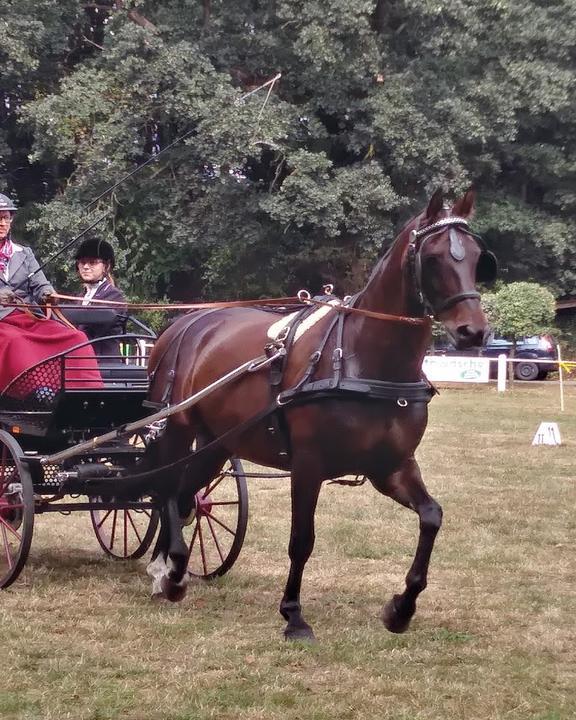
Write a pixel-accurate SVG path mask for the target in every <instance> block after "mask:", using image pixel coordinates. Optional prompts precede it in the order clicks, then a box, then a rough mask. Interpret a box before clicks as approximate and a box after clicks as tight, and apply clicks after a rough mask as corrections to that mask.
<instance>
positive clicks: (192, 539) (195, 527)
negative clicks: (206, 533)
mask: <svg viewBox="0 0 576 720" xmlns="http://www.w3.org/2000/svg"><path fill="white" fill-rule="evenodd" d="M197 537H198V520H196V525H195V526H194V532H193V533H192V538H191V540H190V544H189V545H188V561H190V558H191V556H192V549H193V547H194V543H195V542H196V538H197Z"/></svg>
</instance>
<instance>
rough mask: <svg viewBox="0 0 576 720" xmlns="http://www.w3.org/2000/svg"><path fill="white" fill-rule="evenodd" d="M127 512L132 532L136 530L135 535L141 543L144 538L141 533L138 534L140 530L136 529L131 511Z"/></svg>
mask: <svg viewBox="0 0 576 720" xmlns="http://www.w3.org/2000/svg"><path fill="white" fill-rule="evenodd" d="M125 512H126V515H127V516H128V520H130V525H132V530H134V534H135V535H136V537H137V538H138V542H139V543H141V542H142V538H141V537H140V533H139V532H138V528H137V527H136V525H135V523H134V520H132V513H131V512H130V510H126V511H125Z"/></svg>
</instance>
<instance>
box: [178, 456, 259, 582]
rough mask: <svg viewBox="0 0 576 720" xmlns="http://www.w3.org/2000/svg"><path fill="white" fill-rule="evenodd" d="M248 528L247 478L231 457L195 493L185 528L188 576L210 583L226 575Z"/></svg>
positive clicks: (236, 461) (239, 463) (238, 551)
mask: <svg viewBox="0 0 576 720" xmlns="http://www.w3.org/2000/svg"><path fill="white" fill-rule="evenodd" d="M247 525H248V488H247V486H246V476H245V475H244V468H243V467H242V463H241V462H240V461H239V460H236V459H235V458H234V459H232V460H230V462H229V463H227V465H226V466H225V467H224V469H223V470H222V472H221V473H220V474H219V475H217V476H216V477H215V478H214V480H212V482H211V483H210V484H209V485H208V486H207V487H205V488H203V489H202V490H200V491H199V492H198V493H196V505H195V509H194V511H193V512H192V514H191V515H190V517H189V518H188V519H187V521H186V523H185V525H184V536H185V540H186V542H187V544H188V548H189V559H188V572H189V573H190V575H193V576H194V577H200V578H204V579H205V580H210V579H212V578H215V577H219V576H220V575H224V573H226V572H228V570H230V568H231V567H232V565H234V563H235V562H236V559H237V558H238V555H239V554H240V550H241V549H242V545H243V543H244V537H245V535H246V527H247Z"/></svg>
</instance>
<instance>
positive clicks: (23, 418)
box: [0, 308, 248, 588]
mask: <svg viewBox="0 0 576 720" xmlns="http://www.w3.org/2000/svg"><path fill="white" fill-rule="evenodd" d="M113 312H114V311H112V310H108V309H105V308H82V309H80V308H74V309H73V308H69V309H67V310H65V311H64V314H65V315H66V317H67V318H68V319H69V320H72V321H73V322H74V323H75V324H81V323H90V324H92V325H95V324H96V325H97V324H98V323H102V324H103V325H106V324H110V320H111V318H110V317H108V316H109V315H110V314H111V313H113ZM104 339H105V340H109V339H115V340H117V341H118V343H120V347H121V351H122V355H121V358H117V357H114V358H113V357H102V356H101V357H100V359H99V369H100V375H101V378H102V382H98V383H97V386H93V387H91V386H90V382H89V381H84V382H83V383H78V382H77V381H75V372H76V371H77V369H78V362H79V361H80V362H81V361H82V359H83V358H82V352H83V349H84V350H85V348H86V347H88V346H89V345H91V344H93V343H94V342H99V341H101V340H102V338H99V340H96V341H91V342H90V341H89V342H86V343H84V344H82V345H77V346H75V347H74V348H70V349H69V350H68V351H66V352H64V353H60V354H58V355H54V356H52V357H49V358H47V359H45V360H43V361H42V362H40V363H37V364H36V365H34V366H32V367H30V368H28V369H27V370H26V371H25V372H23V373H22V374H21V375H19V376H18V377H16V378H15V379H14V380H13V381H12V382H11V383H10V384H9V385H8V386H7V387H6V388H5V389H4V391H3V392H2V393H1V394H0V588H6V587H8V586H9V585H11V584H12V583H13V582H14V581H15V580H16V579H17V578H18V576H19V574H20V573H21V571H22V569H23V567H24V565H25V563H26V560H27V558H28V555H29V551H30V547H31V542H32V536H33V532H34V522H35V517H36V516H38V515H43V514H46V513H61V514H63V515H68V514H70V513H76V512H89V513H90V518H91V524H92V528H93V531H94V534H95V537H96V540H97V542H98V544H99V545H100V547H101V549H102V550H103V551H104V553H105V554H106V555H108V556H110V557H111V558H115V559H119V560H126V559H129V558H140V557H142V556H143V555H144V554H145V553H146V552H147V550H148V549H149V547H150V545H151V543H152V541H153V539H154V536H155V534H156V531H157V527H158V522H159V510H160V508H159V500H158V498H156V497H153V496H143V497H140V498H136V499H132V498H131V499H123V498H118V497H115V496H114V494H108V495H107V496H102V494H95V493H94V491H93V489H91V483H90V480H87V479H83V478H82V477H78V472H77V470H78V467H80V469H82V468H83V467H85V468H86V469H87V470H88V469H91V468H95V467H96V466H102V467H105V468H110V467H115V468H117V467H123V468H125V467H137V465H138V462H139V459H140V457H141V456H142V454H143V453H144V451H145V448H146V445H147V444H148V443H149V442H150V440H151V439H152V438H153V437H154V436H155V435H156V434H157V433H158V432H159V431H160V430H161V427H162V421H159V422H156V423H154V422H152V423H148V422H147V420H146V418H147V416H148V415H150V414H151V413H150V410H149V409H148V408H146V406H145V404H144V403H145V399H146V394H147V389H148V378H147V367H146V365H147V359H148V354H149V349H150V347H151V346H152V345H153V342H154V340H155V334H154V332H153V331H152V330H151V329H150V328H148V327H147V326H145V325H144V324H143V323H141V322H139V321H138V320H137V319H136V318H135V317H133V316H129V317H128V318H127V323H126V324H125V330H124V333H123V334H122V335H119V336H107V337H105V338H104ZM71 351H76V352H75V353H74V354H73V356H72V355H71V354H70V353H71ZM127 423H135V424H136V425H138V426H139V427H137V428H136V429H135V430H134V431H133V432H131V433H130V434H129V435H127V436H126V435H122V436H119V437H117V438H113V439H110V440H109V441H107V442H105V443H104V444H100V445H98V446H95V447H92V448H90V447H86V444H87V443H89V442H90V441H91V440H92V439H93V438H95V437H98V436H101V435H103V434H105V433H108V432H109V431H111V430H112V429H114V428H117V427H123V426H125V425H126V424H127ZM79 446H83V447H84V449H83V450H81V451H80V452H78V451H77V448H78V447H79ZM73 467H74V468H76V470H75V471H73V470H72V468H73ZM119 482H120V481H119ZM247 520H248V495H247V487H246V478H245V476H244V472H243V469H242V465H241V463H240V461H239V460H236V459H234V458H232V459H231V460H230V461H229V462H228V463H227V464H226V466H225V467H224V468H223V469H222V471H221V473H219V475H218V477H217V478H216V479H215V480H214V481H213V482H212V483H211V484H210V486H209V487H207V488H204V489H203V490H202V491H201V492H199V493H198V494H197V498H196V504H195V508H194V512H193V513H192V514H191V516H190V517H189V518H188V519H187V526H186V536H187V541H188V545H189V550H190V552H189V555H190V557H189V565H188V572H189V573H190V574H191V575H194V576H197V577H202V578H213V577H216V576H218V575H222V574H224V573H225V572H226V571H227V570H229V569H230V567H231V566H232V565H233V563H234V561H235V560H236V558H237V556H238V553H239V552H240V548H241V547H242V543H243V540H244V535H245V532H246V525H247Z"/></svg>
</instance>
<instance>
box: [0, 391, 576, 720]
mask: <svg viewBox="0 0 576 720" xmlns="http://www.w3.org/2000/svg"><path fill="white" fill-rule="evenodd" d="M430 410H431V420H430V425H429V429H428V432H427V434H426V436H425V439H424V441H423V443H422V445H421V448H420V450H419V453H418V457H419V461H420V464H421V467H422V469H423V474H424V477H425V479H426V481H427V484H428V486H429V488H430V490H431V492H432V493H433V494H434V496H435V497H436V498H437V499H438V500H439V501H440V502H441V504H442V505H443V508H444V512H445V516H444V518H445V522H444V526H443V529H442V531H441V533H440V535H439V538H438V543H437V548H436V551H435V553H434V555H433V558H432V563H431V572H430V582H429V587H428V589H427V590H426V591H425V593H424V594H423V595H422V599H421V601H420V603H419V607H418V612H417V614H416V617H415V620H414V622H413V624H412V626H411V628H410V630H409V631H408V632H407V633H406V634H404V635H392V634H390V633H388V632H387V631H386V630H385V629H384V627H383V625H382V624H381V622H380V621H379V618H378V615H379V612H380V610H381V607H382V605H383V603H384V602H385V601H386V600H387V599H388V598H389V597H390V595H391V594H393V593H394V592H398V591H399V590H401V589H402V587H403V577H404V575H405V573H406V571H407V569H408V567H409V565H410V562H411V558H412V554H413V551H414V547H415V541H416V537H417V518H416V516H415V515H414V514H413V513H410V512H409V511H407V510H405V509H403V508H400V507H399V506H396V505H394V504H393V503H392V502H391V501H389V500H386V499H385V498H382V497H381V496H379V495H378V494H377V493H376V492H375V491H374V490H373V489H372V488H371V487H370V486H368V485H365V486H362V487H360V488H347V487H340V486H334V485H330V486H326V487H325V488H324V489H323V492H322V495H321V501H320V505H319V509H318V514H317V518H318V528H317V543H316V548H315V552H314V555H313V557H312V559H311V560H310V562H309V564H308V568H307V572H306V574H305V578H304V586H303V594H302V599H303V603H304V609H305V612H306V617H307V619H308V620H309V621H310V623H311V624H312V625H313V627H314V630H315V632H316V635H317V637H318V641H319V642H318V643H317V644H315V645H302V644H287V643H286V642H285V641H284V640H283V637H282V632H281V631H282V628H283V621H282V619H281V618H280V616H279V614H278V612H277V607H278V603H279V601H280V597H281V594H282V589H283V585H284V582H285V576H286V571H287V566H288V561H287V555H286V546H287V541H288V530H289V522H290V520H289V515H288V507H289V487H288V483H287V482H286V481H282V480H280V481H278V480H277V481H273V480H253V481H251V482H252V484H251V486H250V500H251V511H250V525H249V529H248V535H247V539H246V543H245V546H244V549H243V551H242V554H241V556H240V559H239V560H238V562H237V563H236V565H235V567H234V568H233V569H232V571H231V572H230V573H229V574H228V575H227V576H226V577H225V578H223V579H221V580H220V581H218V582H216V583H213V584H211V585H206V584H195V585H194V586H192V587H191V589H190V591H189V593H188V596H187V598H186V599H185V600H184V602H183V603H182V604H180V605H168V604H166V603H158V602H156V603H154V602H152V601H151V600H150V599H149V583H148V578H147V577H146V575H145V572H144V569H145V561H144V560H142V561H135V562H133V563H121V562H113V561H109V560H107V559H106V558H104V557H103V555H102V554H101V552H100V550H99V548H98V546H97V543H96V541H95V539H94V537H93V535H92V531H91V527H90V522H89V519H88V517H87V516H84V515H77V516H73V517H61V516H57V515H49V516H40V517H38V518H37V530H36V532H35V538H34V543H33V547H32V552H31V557H30V560H29V564H28V566H27V569H26V570H25V572H24V573H23V575H22V576H21V578H20V579H19V580H18V581H17V582H16V583H15V584H14V585H13V586H12V587H11V588H10V589H9V590H7V591H5V592H3V593H2V595H1V605H0V612H1V616H2V624H1V627H2V630H1V632H2V647H3V652H2V654H1V656H0V717H1V718H2V719H3V720H8V719H11V718H18V719H24V718H30V719H32V718H34V719H36V718H38V719H40V718H41V719H42V720H51V719H52V718H54V719H56V718H58V720H63V719H64V718H72V719H74V720H89V719H90V720H104V719H112V718H114V719H116V718H125V719H128V720H152V719H154V720H185V719H194V720H196V719H197V720H205V719H206V720H207V719H208V718H217V719H218V720H348V719H350V720H352V719H354V720H356V719H358V720H364V719H365V720H373V719H374V718H383V719H385V720H445V719H449V720H452V719H454V720H456V719H458V720H488V719H490V720H568V719H572V718H575V717H576V583H575V581H576V557H575V551H574V536H575V531H576V514H575V512H574V510H575V501H576V467H575V453H574V450H575V447H576V388H575V387H573V386H572V387H569V388H567V390H566V409H565V412H564V413H560V410H559V396H558V387H557V385H556V384H555V383H552V382H549V383H538V384H534V385H530V384H524V385H522V386H517V387H516V388H515V389H514V390H513V391H512V392H508V393H506V394H504V395H501V396H500V395H498V393H497V392H496V390H495V388H494V386H492V385H491V386H486V387H481V386H479V387H471V388H467V387H460V388H445V389H443V391H442V393H441V395H440V396H439V397H437V398H435V399H434V400H433V402H432V404H431V408H430ZM542 420H546V421H555V422H558V423H559V426H560V430H561V433H562V436H563V441H564V444H563V445H562V446H560V447H544V446H538V447H532V446H531V441H532V437H533V435H534V433H535V432H536V428H537V427H538V424H539V423H540V422H541V421H542Z"/></svg>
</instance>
